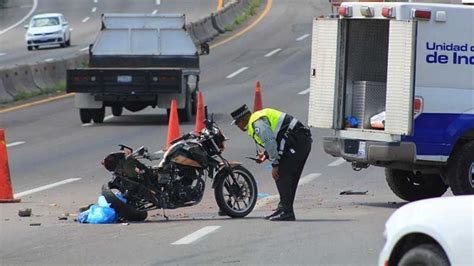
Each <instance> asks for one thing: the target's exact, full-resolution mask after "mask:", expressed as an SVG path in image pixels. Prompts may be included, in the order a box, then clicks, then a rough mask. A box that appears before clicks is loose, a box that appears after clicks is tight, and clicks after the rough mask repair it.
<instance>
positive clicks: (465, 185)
mask: <svg viewBox="0 0 474 266" xmlns="http://www.w3.org/2000/svg"><path fill="white" fill-rule="evenodd" d="M447 177H448V181H449V186H450V187H451V190H452V191H453V194H454V195H469V194H474V141H471V142H468V143H467V144H464V146H462V148H461V149H460V150H459V151H458V152H456V153H455V154H454V156H453V157H452V158H451V160H450V161H449V165H448V171H447Z"/></svg>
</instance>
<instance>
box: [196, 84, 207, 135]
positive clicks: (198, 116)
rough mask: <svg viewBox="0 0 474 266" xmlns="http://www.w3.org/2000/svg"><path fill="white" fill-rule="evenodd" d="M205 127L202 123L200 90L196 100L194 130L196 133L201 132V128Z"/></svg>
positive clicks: (202, 113)
mask: <svg viewBox="0 0 474 266" xmlns="http://www.w3.org/2000/svg"><path fill="white" fill-rule="evenodd" d="M204 127H205V125H204V101H203V99H202V92H199V93H198V102H197V110H196V127H195V128H194V132H195V133H196V134H198V135H199V134H201V130H203V129H204Z"/></svg>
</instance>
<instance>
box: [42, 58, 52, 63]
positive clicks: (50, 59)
mask: <svg viewBox="0 0 474 266" xmlns="http://www.w3.org/2000/svg"><path fill="white" fill-rule="evenodd" d="M53 60H54V58H48V59H45V60H44V61H45V62H51V61H53Z"/></svg>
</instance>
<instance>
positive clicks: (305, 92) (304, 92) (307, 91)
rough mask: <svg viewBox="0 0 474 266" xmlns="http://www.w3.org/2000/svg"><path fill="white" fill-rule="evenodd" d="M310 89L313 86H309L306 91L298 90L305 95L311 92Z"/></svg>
mask: <svg viewBox="0 0 474 266" xmlns="http://www.w3.org/2000/svg"><path fill="white" fill-rule="evenodd" d="M310 89H311V88H307V89H306V90H304V91H300V92H298V94H299V95H305V94H308V93H309V91H310Z"/></svg>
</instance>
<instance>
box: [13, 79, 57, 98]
mask: <svg viewBox="0 0 474 266" xmlns="http://www.w3.org/2000/svg"><path fill="white" fill-rule="evenodd" d="M65 90H66V84H65V83H63V84H59V85H57V86H55V87H54V88H48V89H45V90H42V91H19V92H18V94H17V95H15V97H13V101H15V102H16V101H22V100H28V99H31V98H33V97H36V96H40V95H46V94H55V93H60V92H63V91H65Z"/></svg>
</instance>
